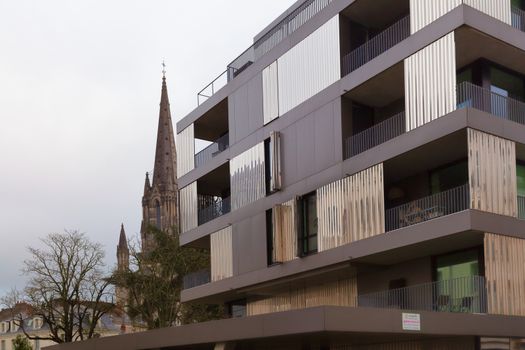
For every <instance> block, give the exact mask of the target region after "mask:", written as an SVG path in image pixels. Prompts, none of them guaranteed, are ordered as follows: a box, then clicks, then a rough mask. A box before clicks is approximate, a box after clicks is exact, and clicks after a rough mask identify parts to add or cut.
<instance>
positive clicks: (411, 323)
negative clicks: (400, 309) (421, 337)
mask: <svg viewBox="0 0 525 350" xmlns="http://www.w3.org/2000/svg"><path fill="white" fill-rule="evenodd" d="M402 318H403V321H402V322H403V330H404V331H420V330H421V315H420V314H408V313H403V316H402Z"/></svg>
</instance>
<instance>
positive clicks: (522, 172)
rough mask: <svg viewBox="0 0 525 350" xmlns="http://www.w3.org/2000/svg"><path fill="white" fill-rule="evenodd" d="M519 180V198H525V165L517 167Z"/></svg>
mask: <svg viewBox="0 0 525 350" xmlns="http://www.w3.org/2000/svg"><path fill="white" fill-rule="evenodd" d="M516 172H517V180H518V196H520V197H525V164H524V163H522V164H519V163H518V164H517V166H516Z"/></svg>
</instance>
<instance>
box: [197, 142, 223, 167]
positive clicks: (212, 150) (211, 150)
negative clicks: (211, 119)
mask: <svg viewBox="0 0 525 350" xmlns="http://www.w3.org/2000/svg"><path fill="white" fill-rule="evenodd" d="M229 140H230V139H229V135H228V134H225V135H223V136H221V137H219V138H218V139H217V140H216V141H215V142H214V143H212V144H211V145H209V146H208V147H206V148H205V149H203V150H202V151H200V152H199V153H197V154H196V155H195V167H196V168H198V167H200V166H202V165H204V164H206V163H207V162H209V161H210V160H211V159H212V158H213V157H215V156H216V155H217V154H219V153H221V152H223V151H224V150H226V149H227V148H228V147H229Z"/></svg>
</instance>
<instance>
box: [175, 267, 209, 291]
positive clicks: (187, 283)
mask: <svg viewBox="0 0 525 350" xmlns="http://www.w3.org/2000/svg"><path fill="white" fill-rule="evenodd" d="M210 282H211V272H210V269H204V270H200V271H196V272H192V273H189V274H187V275H185V276H184V277H183V279H182V289H190V288H194V287H197V286H202V285H203V284H207V283H210Z"/></svg>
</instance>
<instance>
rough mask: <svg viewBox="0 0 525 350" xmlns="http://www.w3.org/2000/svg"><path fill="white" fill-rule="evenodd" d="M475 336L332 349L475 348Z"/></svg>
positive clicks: (333, 349)
mask: <svg viewBox="0 0 525 350" xmlns="http://www.w3.org/2000/svg"><path fill="white" fill-rule="evenodd" d="M474 349H476V345H475V338H474V337H462V338H458V337H456V338H442V339H439V338H438V339H429V340H412V341H400V342H391V343H383V344H360V345H351V344H344V343H342V344H332V345H331V346H330V350H474Z"/></svg>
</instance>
